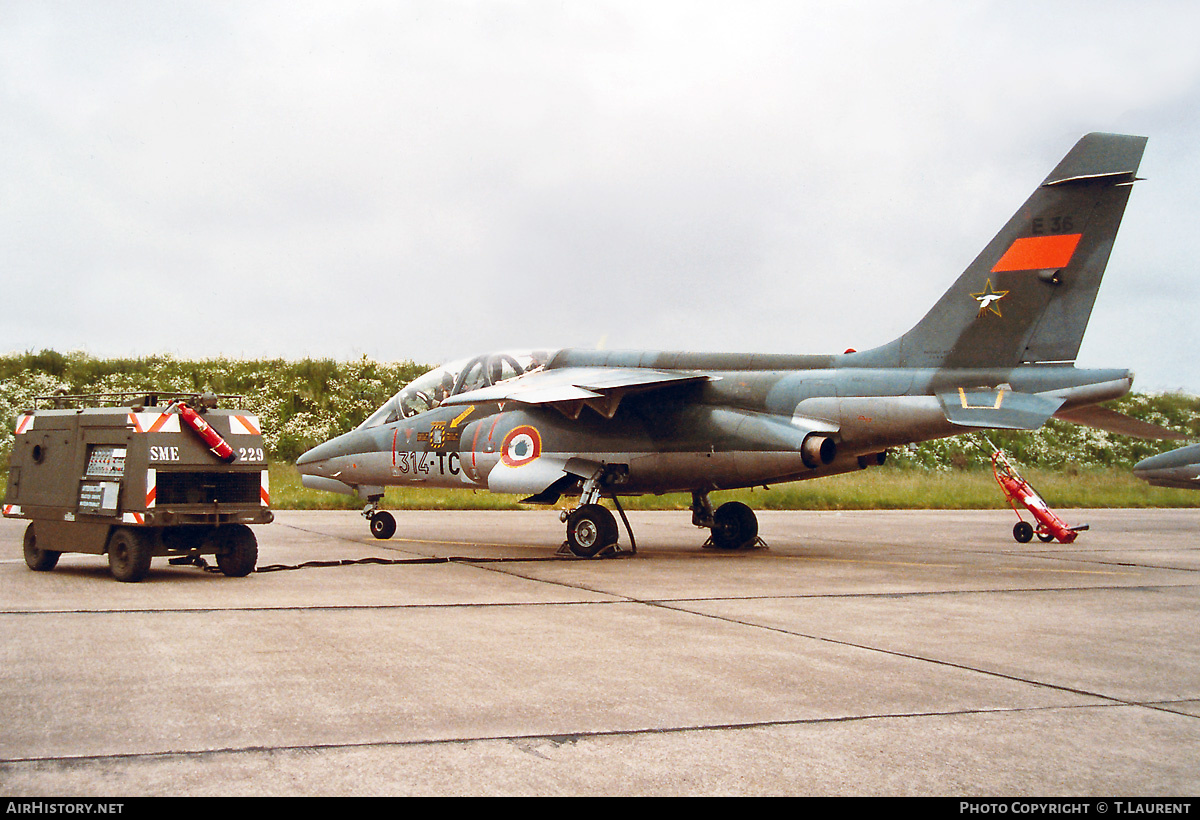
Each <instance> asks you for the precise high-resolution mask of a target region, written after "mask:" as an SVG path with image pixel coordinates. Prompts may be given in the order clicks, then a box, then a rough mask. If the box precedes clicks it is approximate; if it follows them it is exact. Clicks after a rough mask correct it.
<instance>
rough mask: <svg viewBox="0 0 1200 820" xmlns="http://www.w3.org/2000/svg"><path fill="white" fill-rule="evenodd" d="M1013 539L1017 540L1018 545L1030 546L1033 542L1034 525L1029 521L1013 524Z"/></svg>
mask: <svg viewBox="0 0 1200 820" xmlns="http://www.w3.org/2000/svg"><path fill="white" fill-rule="evenodd" d="M1013 538H1015V539H1017V542H1018V543H1021V544H1028V543H1029V542H1030V541H1031V540H1033V525H1032V524H1030V523H1029V522H1028V521H1018V522H1017V523H1016V524H1013Z"/></svg>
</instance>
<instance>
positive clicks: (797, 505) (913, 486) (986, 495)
mask: <svg viewBox="0 0 1200 820" xmlns="http://www.w3.org/2000/svg"><path fill="white" fill-rule="evenodd" d="M1023 475H1024V476H1025V478H1026V479H1028V480H1029V482H1030V483H1031V484H1033V486H1034V487H1035V488H1036V489H1037V491H1038V493H1039V494H1041V496H1042V497H1043V498H1045V500H1046V502H1047V503H1048V504H1049V505H1050V506H1051V507H1052V508H1105V507H1109V508H1112V507H1200V490H1172V489H1164V488H1161V487H1150V486H1149V485H1147V484H1146V483H1145V482H1143V481H1141V480H1139V479H1137V478H1134V477H1133V475H1132V474H1131V473H1130V472H1129V471H1127V470H1121V469H1107V468H1092V469H1086V470H1070V471H1067V472H1055V471H1049V470H1025V471H1023ZM575 500H576V499H571V498H565V497H564V499H562V501H560V502H559V504H558V507H560V508H561V507H568V506H570V505H571V504H572V503H574V501H575ZM713 500H714V501H715V502H718V503H720V502H724V501H733V500H737V501H743V502H745V503H746V504H749V505H750V506H751V507H754V508H755V509H759V510H909V509H912V510H917V509H945V510H987V509H1002V508H1005V507H1007V502H1006V501H1005V499H1004V496H1003V494H1002V493H1001V492H1000V488H999V487H998V486H997V484H996V481H995V479H994V478H993V477H992V473H991V470H980V469H974V470H951V471H932V470H930V471H926V470H921V469H908V468H896V467H883V468H880V469H875V470H864V471H862V472H857V473H849V474H846V475H838V476H830V477H829V478H821V479H817V480H815V481H800V482H794V483H791V484H781V485H778V486H775V487H771V488H770V489H763V488H761V487H759V488H756V489H753V490H730V491H727V492H718V493H714V494H713ZM364 504H365V502H364V501H363V500H362V499H360V498H357V497H355V496H345V495H337V494H335V493H326V492H321V491H318V490H309V489H306V488H304V487H303V486H302V485H301V483H300V476H299V473H298V472H297V471H296V468H295V467H294V466H292V465H291V464H283V463H280V464H273V465H272V466H271V506H272V507H274V508H275V509H281V510H282V509H298V510H337V509H344V510H356V509H361V508H362V507H363V505H364ZM621 504H622V506H624V507H625V508H626V509H627V510H687V509H688V508H689V507H690V505H691V496H690V495H688V494H686V493H673V494H668V495H661V496H640V497H637V498H629V499H622V501H621ZM383 506H384V507H386V508H388V509H393V510H415V509H446V510H520V509H536V507H534V506H533V505H525V504H520V503H518V498H517V496H510V495H493V494H491V493H488V492H486V491H483V490H441V489H431V488H407V487H405V488H400V487H389V488H388V490H387V494H386V496H385V498H384V502H383Z"/></svg>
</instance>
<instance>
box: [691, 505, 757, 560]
mask: <svg viewBox="0 0 1200 820" xmlns="http://www.w3.org/2000/svg"><path fill="white" fill-rule="evenodd" d="M692 524H693V525H695V526H697V527H707V528H708V529H709V530H710V531H711V532H712V536H711V537H710V538H709V539H708V540H707V541H706V542H704V546H706V547H716V548H717V549H722V550H740V549H750V548H752V547H765V546H766V543H765V542H764V541H763V540H762V539H761V538H759V537H758V516H756V515H755V514H754V510H752V509H750V508H749V507H748V506H746V505H745V504H743V503H742V502H740V501H727V502H725V503H724V504H722V505H721V506H720V507H717V509H716V510H713V507H712V502H711V501H710V500H709V498H708V493H704V492H694V493H692Z"/></svg>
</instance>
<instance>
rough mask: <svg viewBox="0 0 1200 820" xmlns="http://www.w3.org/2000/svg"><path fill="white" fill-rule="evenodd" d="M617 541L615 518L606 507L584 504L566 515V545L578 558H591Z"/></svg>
mask: <svg viewBox="0 0 1200 820" xmlns="http://www.w3.org/2000/svg"><path fill="white" fill-rule="evenodd" d="M615 543H617V519H616V518H614V517H613V514H612V513H611V512H609V510H608V508H607V507H602V506H601V505H599V504H584V505H583V506H582V507H580V508H579V509H577V510H575V511H574V512H573V513H571V514H570V515H569V516H567V545H568V546H569V547H570V549H571V552H573V553H575V554H576V555H578V556H579V557H580V558H591V557H592V556H593V555H595V554H596V553H598V552H600V550H602V549H604V548H605V547H611V546H612V545H613V544H615Z"/></svg>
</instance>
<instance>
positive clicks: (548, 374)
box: [442, 367, 713, 418]
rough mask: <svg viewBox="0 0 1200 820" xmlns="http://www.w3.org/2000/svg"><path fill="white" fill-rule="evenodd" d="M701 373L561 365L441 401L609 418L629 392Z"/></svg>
mask: <svg viewBox="0 0 1200 820" xmlns="http://www.w3.org/2000/svg"><path fill="white" fill-rule="evenodd" d="M712 378H713V377H711V376H709V375H707V374H704V373H693V372H681V371H673V370H654V369H650V368H644V367H563V368H556V369H554V370H540V371H537V372H535V373H529V374H526V375H524V376H518V377H516V378H514V379H508V380H507V381H503V382H499V383H498V384H494V385H492V386H491V387H482V388H480V389H478V390H471V391H469V392H466V393H459V394H458V395H457V396H451V397H449V398H448V399H446V400H445V401H443V402H442V404H444V405H460V404H482V403H485V402H508V401H513V402H518V403H520V404H530V405H550V406H552V407H554V408H555V409H557V410H560V411H561V412H562V413H564V414H565V415H566V416H568V417H570V418H578V417H579V414H580V412H582V410H583V408H584V407H591V408H592V409H593V410H595V411H596V412H597V413H599V414H600V415H602V416H604V417H605V418H612V417H613V415H614V414H615V413H616V412H617V405H619V404H620V402H621V399H622V398H623V397H624V396H626V395H628V394H630V393H640V392H644V391H647V390H657V389H660V388H663V387H669V386H675V385H681V384H691V383H696V382H704V381H709V380H711V379H712Z"/></svg>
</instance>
